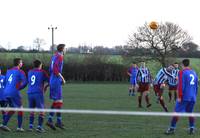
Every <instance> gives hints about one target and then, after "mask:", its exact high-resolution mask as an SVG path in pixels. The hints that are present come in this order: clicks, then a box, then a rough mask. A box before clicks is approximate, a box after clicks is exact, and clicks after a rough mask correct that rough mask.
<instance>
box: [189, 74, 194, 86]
mask: <svg viewBox="0 0 200 138" xmlns="http://www.w3.org/2000/svg"><path fill="white" fill-rule="evenodd" d="M190 78H191V81H190V85H194V84H195V83H194V75H193V74H190Z"/></svg>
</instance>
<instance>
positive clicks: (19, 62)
mask: <svg viewBox="0 0 200 138" xmlns="http://www.w3.org/2000/svg"><path fill="white" fill-rule="evenodd" d="M13 65H14V66H17V67H19V68H21V67H22V66H23V62H22V59H21V58H15V59H14V60H13Z"/></svg>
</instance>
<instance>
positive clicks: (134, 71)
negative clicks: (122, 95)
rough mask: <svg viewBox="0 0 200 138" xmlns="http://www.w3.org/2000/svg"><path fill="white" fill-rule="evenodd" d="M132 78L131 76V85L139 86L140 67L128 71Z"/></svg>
mask: <svg viewBox="0 0 200 138" xmlns="http://www.w3.org/2000/svg"><path fill="white" fill-rule="evenodd" d="M128 72H129V73H130V74H131V76H130V83H131V84H133V85H135V84H137V79H136V78H137V73H138V67H131V68H130V69H129V71H128Z"/></svg>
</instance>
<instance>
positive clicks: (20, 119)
mask: <svg viewBox="0 0 200 138" xmlns="http://www.w3.org/2000/svg"><path fill="white" fill-rule="evenodd" d="M15 107H17V108H22V107H23V106H22V99H21V98H15ZM23 116H24V112H23V111H18V114H17V124H18V127H17V131H18V132H24V129H23V128H22V123H23Z"/></svg>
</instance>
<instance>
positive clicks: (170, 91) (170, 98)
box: [168, 86, 173, 102]
mask: <svg viewBox="0 0 200 138" xmlns="http://www.w3.org/2000/svg"><path fill="white" fill-rule="evenodd" d="M170 87H171V86H169V92H168V96H169V102H171V100H172V92H173V91H172V90H171V88H170Z"/></svg>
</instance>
